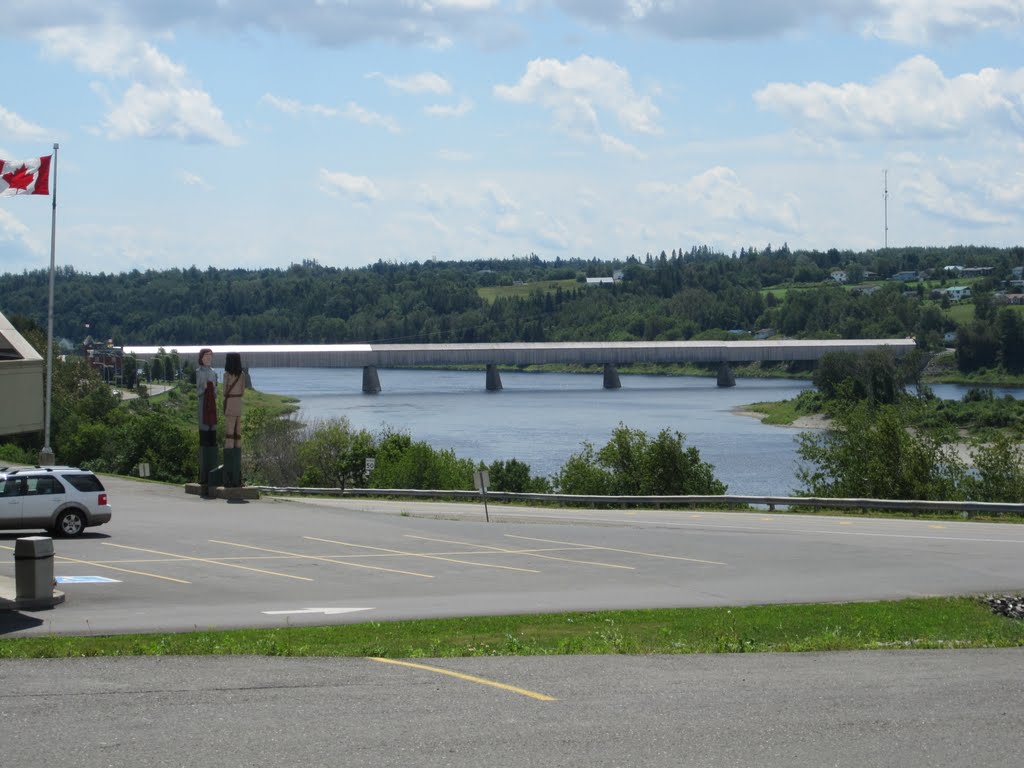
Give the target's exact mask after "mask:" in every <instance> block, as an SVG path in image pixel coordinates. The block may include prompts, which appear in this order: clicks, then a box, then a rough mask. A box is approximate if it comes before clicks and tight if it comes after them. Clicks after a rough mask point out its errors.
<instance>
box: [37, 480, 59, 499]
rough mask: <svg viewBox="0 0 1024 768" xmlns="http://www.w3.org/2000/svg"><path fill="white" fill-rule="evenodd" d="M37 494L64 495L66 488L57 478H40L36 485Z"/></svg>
mask: <svg viewBox="0 0 1024 768" xmlns="http://www.w3.org/2000/svg"><path fill="white" fill-rule="evenodd" d="M36 493H38V494H40V495H43V494H49V493H64V486H63V485H61V483H60V480H58V479H57V478H56V477H49V476H48V477H40V478H39V481H38V483H37V485H36Z"/></svg>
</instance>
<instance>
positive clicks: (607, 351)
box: [124, 339, 915, 393]
mask: <svg viewBox="0 0 1024 768" xmlns="http://www.w3.org/2000/svg"><path fill="white" fill-rule="evenodd" d="M208 347H209V349H212V350H213V365H214V367H223V365H224V355H225V354H226V353H228V352H238V353H239V354H240V355H241V357H242V365H243V366H244V367H246V368H362V369H363V391H364V392H368V393H375V392H380V390H381V386H380V378H379V375H378V370H379V369H381V368H444V367H448V366H464V365H478V366H485V367H486V370H487V389H489V390H498V389H501V376H500V375H499V373H498V368H499V366H526V365H600V366H603V368H604V386H605V388H606V389H617V388H618V387H619V375H618V366H621V365H635V364H639V363H702V364H707V365H717V366H718V385H719V386H720V387H731V386H733V385H734V384H735V383H736V382H735V379H734V378H733V374H732V371H731V369H730V367H729V366H730V364H733V363H752V362H772V363H782V362H791V361H797V360H812V361H813V360H820V359H821V358H822V357H823V356H824V355H827V354H829V353H830V352H852V353H854V354H857V353H862V352H867V351H868V350H872V349H878V348H881V347H889V348H890V349H892V350H893V352H894V353H895V354H897V355H904V354H906V353H907V352H909V351H910V350H912V349H914V347H915V344H914V340H913V339H833V340H828V341H824V340H809V341H808V340H802V341H796V340H791V339H785V340H780V341H620V342H604V341H594V342H571V341H570V342H551V343H546V342H545V343H535V344H280V345H276V344H271V345H244V344H242V345H239V344H230V345H225V344H210V345H208ZM200 349H201V347H198V346H173V345H167V346H163V347H133V346H126V347H125V349H124V351H125V354H132V355H135V357H136V358H138V359H139V360H150V359H152V358H153V357H155V356H157V355H160V354H166V353H169V352H175V353H177V355H178V357H179V358H180V359H181V360H182V361H183V362H191V363H193V364H196V363H197V362H198V358H199V350H200Z"/></svg>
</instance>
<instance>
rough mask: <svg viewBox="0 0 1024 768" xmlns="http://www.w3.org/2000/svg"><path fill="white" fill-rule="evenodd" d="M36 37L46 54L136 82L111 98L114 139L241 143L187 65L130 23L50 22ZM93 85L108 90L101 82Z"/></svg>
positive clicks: (110, 127)
mask: <svg viewBox="0 0 1024 768" xmlns="http://www.w3.org/2000/svg"><path fill="white" fill-rule="evenodd" d="M38 37H39V40H40V42H41V44H42V46H43V50H44V52H45V53H46V54H47V55H48V56H51V57H54V58H60V59H70V60H71V61H72V62H73V63H74V65H75V66H76V67H78V68H79V69H81V70H83V71H86V72H90V73H93V74H97V75H101V76H104V77H105V78H107V79H108V80H124V79H128V80H131V81H132V82H131V84H130V85H129V86H128V87H127V89H126V90H125V92H124V95H123V96H122V98H121V100H120V103H115V102H116V99H108V100H107V101H108V108H109V112H108V114H107V116H106V118H105V120H104V125H105V127H106V129H107V134H108V136H109V137H110V138H114V139H119V138H127V137H139V138H174V139H178V140H182V141H190V142H212V143H216V144H223V145H226V146H232V145H237V144H239V143H240V140H239V138H238V137H237V136H236V135H235V134H234V132H233V131H232V130H231V129H230V128H229V127H228V125H227V123H226V122H225V121H224V116H223V114H222V112H221V111H220V109H218V108H217V106H216V105H215V104H214V102H213V99H212V98H211V97H210V95H209V94H208V93H207V92H206V91H204V90H202V89H201V88H198V87H196V86H194V85H191V84H190V83H189V82H188V76H187V71H186V70H185V68H184V67H182V66H181V65H179V64H176V63H175V62H173V61H171V60H170V59H169V58H168V57H167V56H165V55H164V54H163V53H161V52H160V51H159V50H157V49H156V48H155V47H154V46H152V45H151V44H149V43H148V42H145V41H142V40H139V39H137V37H136V36H135V33H134V32H132V31H131V30H129V29H127V28H126V27H121V26H110V27H102V28H99V29H87V28H84V27H51V28H49V29H46V30H44V31H42V32H40V33H39V35H38ZM93 90H94V91H96V92H97V93H100V94H106V93H107V91H106V88H104V87H102V86H100V85H98V84H97V85H95V86H94V88H93Z"/></svg>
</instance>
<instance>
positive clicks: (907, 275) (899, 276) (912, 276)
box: [889, 270, 917, 283]
mask: <svg viewBox="0 0 1024 768" xmlns="http://www.w3.org/2000/svg"><path fill="white" fill-rule="evenodd" d="M889 279H890V280H899V281H900V282H903V283H909V282H910V281H911V280H917V272H914V271H913V270H907V271H904V272H897V273H896V274H895V275H893V276H892V277H891V278H889Z"/></svg>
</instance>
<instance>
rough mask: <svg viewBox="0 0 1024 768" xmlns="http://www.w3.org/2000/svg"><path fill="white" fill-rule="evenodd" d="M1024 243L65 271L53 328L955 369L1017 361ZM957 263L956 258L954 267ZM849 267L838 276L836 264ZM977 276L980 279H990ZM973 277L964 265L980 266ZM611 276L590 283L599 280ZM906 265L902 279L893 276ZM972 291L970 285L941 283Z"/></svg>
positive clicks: (35, 305)
mask: <svg viewBox="0 0 1024 768" xmlns="http://www.w3.org/2000/svg"><path fill="white" fill-rule="evenodd" d="M1022 265H1024V248H1022V247H1015V248H1004V249H999V248H980V247H967V246H961V247H947V248H904V249H897V248H889V249H885V250H881V251H867V252H853V251H839V250H835V249H832V250H829V251H825V252H820V251H791V250H790V249H789V248H788V247H787V246H785V245H783V246H782V247H781V248H777V249H773V248H772V247H770V246H768V247H765V248H764V249H760V250H759V249H755V248H750V249H742V250H741V251H740V252H739V253H733V254H724V253H716V252H713V251H711V250H710V249H708V248H706V247H701V248H692V249H690V250H689V251H683V250H682V249H676V250H673V251H671V253H666V252H664V251H663V252H661V253H660V254H658V255H653V254H647V255H646V256H644V257H642V258H640V257H635V256H631V257H629V258H627V259H622V260H605V261H602V260H598V259H592V260H580V259H573V260H563V259H554V260H543V259H541V258H540V257H538V256H532V255H531V256H527V257H522V258H509V259H503V260H479V261H460V262H447V261H445V262H441V261H426V262H423V263H418V262H413V263H405V264H395V263H387V262H383V261H378V262H377V263H375V264H372V265H369V266H366V267H362V268H358V269H352V268H350V269H340V268H335V267H328V266H323V265H320V264H318V263H316V262H315V261H304V262H303V263H301V264H293V265H291V266H289V267H288V268H285V269H258V270H244V269H233V270H226V269H216V268H212V267H211V268H207V269H199V268H197V267H191V268H189V269H169V270H163V271H153V270H150V271H146V272H141V271H138V270H133V271H130V272H123V273H109V274H108V273H100V274H96V275H94V274H83V273H79V272H77V271H75V270H74V269H73V268H71V267H63V268H60V269H59V270H58V272H57V275H56V282H55V314H54V331H55V335H56V336H57V337H58V338H60V339H62V340H64V343H65V345H71V346H72V347H74V346H76V345H78V344H79V343H80V342H81V341H82V339H84V338H85V337H86V336H87V335H89V336H92V337H93V338H94V339H96V340H99V341H102V342H105V341H106V340H108V339H110V340H112V341H113V344H114V345H115V346H120V345H129V344H132V345H162V346H165V347H166V348H168V349H169V350H170V349H172V348H173V347H174V346H175V345H182V346H184V345H199V344H287V343H291V344H323V343H379V344H384V343H423V344H429V343H474V342H476V343H486V342H537V341H631V340H689V339H694V340H707V339H731V338H743V337H744V336H747V335H748V334H749V335H754V334H758V333H762V334H770V335H772V336H775V337H789V338H904V337H908V336H912V337H914V338H915V339H916V340H917V341H918V344H919V346H920V347H921V348H922V349H923V350H925V351H928V352H934V351H936V350H939V349H941V348H943V347H952V348H955V350H956V357H955V361H956V367H957V368H958V369H959V371H960V372H961V373H964V374H969V373H975V372H978V371H986V370H989V371H993V372H999V373H1002V374H1009V375H1011V376H1017V375H1020V374H1021V373H1024V306H1019V305H1014V304H1013V303H1012V299H1011V298H1008V295H1009V296H1011V297H1012V295H1013V294H1014V293H1017V294H1019V293H1022V292H1024V288H1021V287H1020V285H1021V284H1020V282H1019V281H1020V279H1021V274H1020V268H1021V266H1022ZM961 270H962V271H961ZM837 273H839V274H841V276H842V282H839V281H837V279H836V277H835V275H836V274H837ZM979 273H981V274H979ZM966 275H971V276H970V277H968V276H966ZM613 276H615V277H617V278H618V279H616V280H615V281H614V282H608V283H603V284H588V283H587V279H588V278H611V277H613ZM895 276H900V279H894V277H895ZM48 280H49V276H48V273H47V272H46V271H44V270H39V271H33V272H24V273H22V274H5V275H0V297H2V299H0V302H2V306H0V310H2V311H3V312H4V313H5V314H6V315H7V316H8V317H9V318H11V317H23V318H25V319H28V320H31V321H34V322H36V323H38V324H40V325H43V326H45V320H46V307H47V292H48ZM955 286H961V287H963V286H966V287H968V288H969V290H970V292H971V295H970V297H969V298H951V296H956V294H954V293H950V292H948V291H947V290H946V289H948V288H951V287H955Z"/></svg>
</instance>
